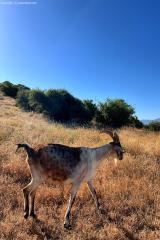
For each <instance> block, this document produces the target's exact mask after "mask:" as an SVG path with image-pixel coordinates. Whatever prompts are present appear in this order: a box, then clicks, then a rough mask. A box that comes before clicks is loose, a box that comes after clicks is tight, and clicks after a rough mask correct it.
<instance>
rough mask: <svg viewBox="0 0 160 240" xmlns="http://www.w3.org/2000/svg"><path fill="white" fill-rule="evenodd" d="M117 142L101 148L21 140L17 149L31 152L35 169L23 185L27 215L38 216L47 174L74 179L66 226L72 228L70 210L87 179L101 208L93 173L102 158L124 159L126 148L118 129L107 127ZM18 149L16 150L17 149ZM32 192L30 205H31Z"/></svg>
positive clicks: (63, 178) (31, 164)
mask: <svg viewBox="0 0 160 240" xmlns="http://www.w3.org/2000/svg"><path fill="white" fill-rule="evenodd" d="M107 133H108V134H109V135H110V136H111V137H112V139H113V142H110V143H108V144H105V145H103V146H101V147H97V148H88V147H69V146H65V145H60V144H47V145H45V146H41V147H38V148H35V149H33V148H31V147H30V146H29V145H28V144H17V150H18V149H19V148H24V149H25V150H26V152H27V155H28V158H27V161H28V164H29V167H30V172H31V177H32V178H31V182H30V183H29V184H28V185H27V186H26V187H25V188H23V195H24V218H26V219H27V218H28V216H32V217H33V218H35V217H36V215H35V211H34V200H35V194H36V190H37V188H38V186H39V185H40V184H41V183H42V182H43V181H44V180H45V179H47V178H49V177H51V178H52V179H53V180H58V181H61V182H64V183H65V182H70V183H72V187H71V195H70V199H69V203H68V208H67V210H66V213H65V218H64V228H66V229H70V227H71V225H70V212H71V207H72V205H73V203H74V200H75V197H76V193H77V191H78V189H79V187H80V185H81V183H82V182H84V181H86V182H87V185H88V188H89V190H90V193H91V195H92V197H93V199H94V201H95V204H96V208H97V209H98V210H100V203H99V200H98V198H97V194H96V191H95V189H94V186H93V183H92V177H93V176H94V174H95V170H96V168H97V167H98V165H99V163H100V162H101V160H102V159H105V158H106V157H108V155H111V156H113V155H112V154H113V153H116V154H117V157H118V159H119V160H122V159H123V153H124V150H123V149H122V146H121V144H120V140H119V136H118V134H117V133H116V132H112V131H107ZM17 150H16V151H17ZM29 196H30V201H31V205H30V209H29Z"/></svg>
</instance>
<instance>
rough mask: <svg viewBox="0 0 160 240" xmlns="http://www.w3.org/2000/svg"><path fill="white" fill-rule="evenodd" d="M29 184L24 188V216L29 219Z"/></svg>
mask: <svg viewBox="0 0 160 240" xmlns="http://www.w3.org/2000/svg"><path fill="white" fill-rule="evenodd" d="M28 186H29V185H27V186H26V187H25V188H23V197H24V218H25V219H27V218H28V216H29V192H28Z"/></svg>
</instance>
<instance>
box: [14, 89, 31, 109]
mask: <svg viewBox="0 0 160 240" xmlns="http://www.w3.org/2000/svg"><path fill="white" fill-rule="evenodd" d="M16 106H18V107H20V108H22V109H23V110H25V111H32V110H33V108H31V106H30V104H29V90H24V89H23V90H20V91H18V93H17V96H16Z"/></svg>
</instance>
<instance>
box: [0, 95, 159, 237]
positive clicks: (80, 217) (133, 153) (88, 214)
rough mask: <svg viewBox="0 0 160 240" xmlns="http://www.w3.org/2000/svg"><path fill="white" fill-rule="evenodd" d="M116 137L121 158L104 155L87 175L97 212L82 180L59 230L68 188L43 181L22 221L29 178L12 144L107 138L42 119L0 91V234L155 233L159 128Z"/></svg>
mask: <svg viewBox="0 0 160 240" xmlns="http://www.w3.org/2000/svg"><path fill="white" fill-rule="evenodd" d="M120 138H121V142H122V145H123V146H124V147H125V149H126V151H127V153H126V155H125V158H124V160H123V161H120V162H118V164H117V165H115V164H114V161H109V162H108V161H104V162H103V163H102V164H101V167H100V168H99V170H98V171H97V175H96V177H95V179H94V185H95V188H96V190H97V193H98V194H99V197H100V202H101V204H102V206H103V208H104V209H105V214H103V215H99V214H98V213H97V212H96V210H95V206H94V203H93V200H92V198H91V196H90V194H89V191H88V189H87V186H86V185H85V184H83V185H82V187H81V189H80V191H79V192H78V195H77V198H76V201H75V204H74V206H73V209H72V216H71V223H72V225H73V229H72V230H71V231H67V230H64V229H63V217H64V213H65V210H66V207H67V202H68V197H69V187H65V188H63V187H62V186H57V185H56V184H55V183H52V182H48V183H46V184H43V185H42V186H41V187H40V188H39V190H38V193H37V196H36V212H37V215H38V219H37V220H34V221H33V220H32V219H29V220H25V219H24V218H23V196H22V191H21V189H22V188H23V187H24V186H25V185H27V183H29V180H30V176H29V171H28V168H27V164H26V162H25V157H26V155H25V153H24V151H20V153H19V154H15V144H16V143H20V142H28V143H29V144H31V145H32V146H34V145H36V144H38V143H49V142H54V143H61V144H67V145H69V146H90V147H93V146H100V145H102V144H104V143H106V142H108V141H110V137H109V136H107V135H106V134H102V133H100V132H99V131H97V130H94V129H85V128H69V127H68V128H67V127H65V126H62V125H60V124H53V123H49V122H47V120H45V119H44V118H43V117H42V116H41V115H38V114H35V113H26V112H22V111H21V110H20V109H19V108H17V107H16V106H15V102H14V100H13V99H10V98H8V97H3V96H0V164H1V166H0V167H1V176H0V182H1V184H0V203H1V205H0V221H1V223H0V224H1V226H0V239H2V240H3V239H7V240H10V239H15V240H22V239H23V240H26V239H27V240H30V239H37V240H39V239H40V240H41V239H45V240H46V239H56V240H58V239H65V240H66V239H68V240H69V239H90V240H91V239H92V240H93V239H97V240H98V239H108V240H119V239H121V240H125V239H126V240H135V239H142V240H158V239H160V187H159V183H160V160H159V159H160V134H159V133H152V132H145V131H141V130H133V129H129V128H126V129H122V130H120ZM63 190H64V191H63Z"/></svg>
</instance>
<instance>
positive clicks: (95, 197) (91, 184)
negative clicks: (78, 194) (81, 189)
mask: <svg viewBox="0 0 160 240" xmlns="http://www.w3.org/2000/svg"><path fill="white" fill-rule="evenodd" d="M87 185H88V188H89V190H90V193H91V195H92V197H93V199H94V201H95V204H96V208H97V209H98V210H100V203H99V200H98V197H97V193H96V190H95V188H94V187H93V183H92V181H91V180H90V181H88V182H87Z"/></svg>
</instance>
